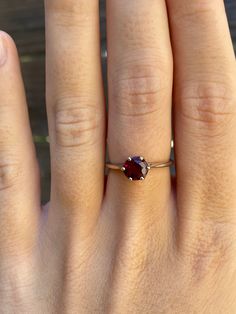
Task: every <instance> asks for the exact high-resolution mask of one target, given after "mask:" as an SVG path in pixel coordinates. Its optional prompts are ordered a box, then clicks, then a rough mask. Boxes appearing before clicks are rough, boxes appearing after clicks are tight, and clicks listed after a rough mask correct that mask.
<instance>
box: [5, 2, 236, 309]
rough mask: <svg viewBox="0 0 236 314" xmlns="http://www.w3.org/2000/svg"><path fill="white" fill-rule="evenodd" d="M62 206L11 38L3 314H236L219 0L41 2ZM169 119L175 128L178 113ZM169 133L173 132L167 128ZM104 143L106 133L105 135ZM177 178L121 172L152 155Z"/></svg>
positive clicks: (234, 174) (227, 96)
mask: <svg viewBox="0 0 236 314" xmlns="http://www.w3.org/2000/svg"><path fill="white" fill-rule="evenodd" d="M45 10H46V50H47V61H46V69H47V71H46V72H47V91H46V98H47V112H48V120H49V132H50V148H51V170H52V185H51V200H50V203H49V204H47V205H46V206H44V207H43V208H41V206H40V190H39V171H38V164H37V160H36V156H35V149H34V146H33V143H32V136H31V131H30V126H29V121H28V113H27V106H26V100H25V93H24V87H23V84H22V79H21V74H20V68H19V63H18V57H17V52H16V48H15V45H14V43H13V40H12V39H11V38H10V37H9V35H7V34H6V33H4V32H1V33H0V89H1V92H0V134H1V136H0V313H3V314H14V313H17V314H19V313H24V314H25V313H30V314H41V313H42V314H46V313H50V314H51V313H72V314H74V313H79V314H87V313H88V314H91V313H101V314H103V313H107V314H123V313H124V314H129V313H135V314H139V313H140V314H141V313H142V314H143V313H148V314H152V313H153V314H156V313H170V314H174V313H178V314H179V313H188V314H199V313H201V314H202V313H207V314H218V313H219V314H221V313H224V314H226V313H227V314H231V313H232V314H234V313H236V255H235V250H236V164H235V160H236V88H235V86H236V63H235V56H234V51H233V47H232V42H231V38H230V34H229V29H228V24H227V19H226V15H225V10H224V4H223V1H222V0H214V1H203V0H192V1H189V0H167V1H164V0H159V1H154V0H146V1H142V0H136V1H135V2H134V1H127V0H107V35H108V85H109V112H108V117H107V118H106V114H105V101H104V93H103V82H102V74H101V62H100V40H99V3H98V0H90V1H88V0H80V1H78V0H46V2H45ZM171 112H173V117H172V113H171ZM172 121H173V129H172V127H171V125H172V123H171V122H172ZM106 130H107V132H106ZM172 132H173V133H174V140H175V158H176V173H177V174H176V178H174V179H173V180H171V175H170V170H169V169H168V168H165V169H159V170H158V169H153V170H151V171H150V173H149V174H148V177H147V178H146V180H145V181H144V182H130V181H129V180H127V178H126V177H125V176H124V175H123V174H122V173H121V172H119V171H110V172H109V176H108V180H107V184H106V187H104V163H105V143H106V138H107V142H108V149H109V156H110V160H111V161H112V162H113V163H122V162H123V161H125V160H126V159H127V157H128V156H133V155H143V156H144V157H145V158H146V159H147V160H148V161H166V160H168V159H169V155H170V140H171V133H172Z"/></svg>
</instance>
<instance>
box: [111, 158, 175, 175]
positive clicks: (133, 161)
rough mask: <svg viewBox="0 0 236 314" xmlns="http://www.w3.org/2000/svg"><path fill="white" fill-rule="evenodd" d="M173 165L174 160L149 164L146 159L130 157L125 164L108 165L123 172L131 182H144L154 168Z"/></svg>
mask: <svg viewBox="0 0 236 314" xmlns="http://www.w3.org/2000/svg"><path fill="white" fill-rule="evenodd" d="M172 164H173V160H169V161H166V162H147V161H146V160H145V159H144V157H141V156H135V157H129V158H128V159H127V160H126V162H125V163H124V164H111V163H107V164H106V167H107V168H108V169H112V170H121V171H122V172H123V173H124V174H125V176H126V177H127V178H128V179H129V180H130V181H143V180H144V179H145V178H146V176H147V174H148V172H149V170H150V169H152V168H166V167H170V166H171V165H172Z"/></svg>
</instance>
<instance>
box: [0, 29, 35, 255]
mask: <svg viewBox="0 0 236 314" xmlns="http://www.w3.org/2000/svg"><path fill="white" fill-rule="evenodd" d="M38 181H39V176H38V164H37V162H36V157H35V149H34V146H33V143H32V134H31V130H30V125H29V119H28V112H27V105H26V99H25V94H24V88H23V83H22V78H21V73H20V67H19V62H18V56H17V51H16V48H15V45H14V43H13V40H12V39H11V38H10V37H9V36H8V35H7V34H6V33H4V32H0V260H1V261H2V258H3V256H2V254H1V253H3V252H4V256H6V255H8V254H18V253H19V250H20V252H21V253H22V250H23V249H24V250H28V249H29V248H30V247H32V245H33V243H34V240H35V235H36V232H35V231H36V225H37V218H38V214H39V209H40V193H39V182H38Z"/></svg>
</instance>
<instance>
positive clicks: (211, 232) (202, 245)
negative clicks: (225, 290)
mask: <svg viewBox="0 0 236 314" xmlns="http://www.w3.org/2000/svg"><path fill="white" fill-rule="evenodd" d="M233 228H234V227H233ZM229 230H231V231H229ZM233 232H234V231H232V228H229V225H228V224H227V225H224V224H222V223H218V224H217V223H215V222H204V223H202V222H200V225H199V226H198V227H196V228H194V234H193V233H192V232H191V233H190V234H189V235H188V238H189V240H187V242H186V244H185V246H184V247H183V250H182V256H183V258H184V259H183V261H182V265H183V266H184V267H186V266H188V267H189V269H190V273H191V276H192V279H193V280H194V281H196V282H199V281H200V280H203V279H204V278H206V277H207V276H209V275H210V274H211V273H214V272H215V271H216V269H219V268H221V267H224V266H226V265H227V262H228V261H229V260H232V254H233V252H234V251H235V245H234V241H233V240H232V234H233Z"/></svg>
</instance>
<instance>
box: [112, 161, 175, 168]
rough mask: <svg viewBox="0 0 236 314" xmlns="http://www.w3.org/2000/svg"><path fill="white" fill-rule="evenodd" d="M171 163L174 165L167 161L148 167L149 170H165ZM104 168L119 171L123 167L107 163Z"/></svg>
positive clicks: (151, 163) (151, 164)
mask: <svg viewBox="0 0 236 314" xmlns="http://www.w3.org/2000/svg"><path fill="white" fill-rule="evenodd" d="M173 163H174V161H173V160H169V161H166V162H149V163H148V166H149V167H150V169H151V168H166V167H170V166H172V165H173ZM106 167H107V168H108V169H112V170H121V169H122V167H123V164H110V163H107V164H106Z"/></svg>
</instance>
